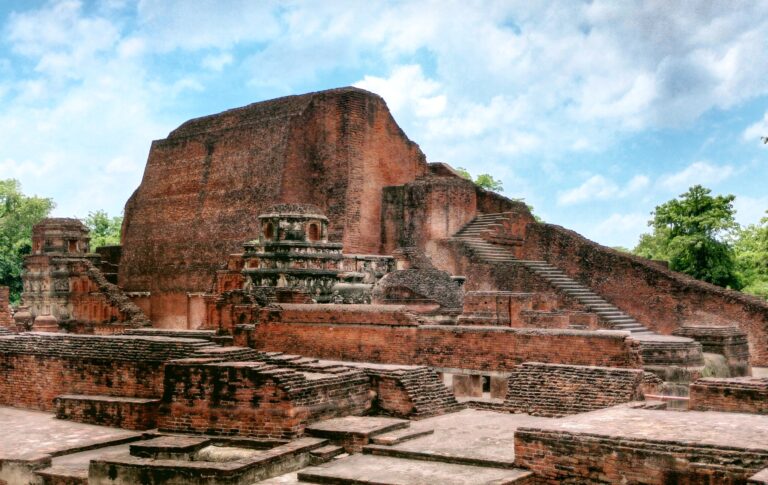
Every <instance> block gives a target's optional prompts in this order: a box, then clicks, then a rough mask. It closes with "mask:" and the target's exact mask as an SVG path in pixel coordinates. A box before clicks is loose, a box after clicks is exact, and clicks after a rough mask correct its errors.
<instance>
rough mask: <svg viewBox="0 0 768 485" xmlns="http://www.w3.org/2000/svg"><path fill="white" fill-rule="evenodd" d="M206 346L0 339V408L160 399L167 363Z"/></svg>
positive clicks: (50, 337)
mask: <svg viewBox="0 0 768 485" xmlns="http://www.w3.org/2000/svg"><path fill="white" fill-rule="evenodd" d="M209 345H210V343H208V342H196V341H194V340H175V339H168V338H163V337H146V338H140V337H120V336H115V337H102V336H90V335H87V336H86V335H56V334H36V333H24V334H19V335H17V336H13V337H0V404H2V405H7V406H16V407H22V408H30V409H40V410H44V411H50V410H53V409H54V403H53V399H54V398H55V397H56V396H58V395H61V394H88V395H107V396H124V397H144V398H151V397H159V396H160V395H161V394H162V389H163V365H164V363H165V361H167V360H170V359H174V358H183V357H187V356H190V355H195V354H196V353H197V352H198V351H200V349H201V347H203V346H209Z"/></svg>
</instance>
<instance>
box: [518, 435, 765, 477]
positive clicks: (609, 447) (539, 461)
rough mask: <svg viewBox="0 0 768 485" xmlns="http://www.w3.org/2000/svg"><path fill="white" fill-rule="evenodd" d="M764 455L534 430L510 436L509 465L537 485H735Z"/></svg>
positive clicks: (714, 447)
mask: <svg viewBox="0 0 768 485" xmlns="http://www.w3.org/2000/svg"><path fill="white" fill-rule="evenodd" d="M765 463H768V453H766V452H764V451H760V450H756V451H754V452H751V451H747V450H743V449H732V448H722V447H716V446H707V445H701V446H695V445H691V444H689V443H685V442H669V441H667V442H656V441H646V440H640V439H626V438H618V437H617V438H613V437H608V436H597V435H590V434H587V433H583V434H582V433H578V434H576V433H568V432H557V431H552V430H542V429H535V428H518V429H517V430H516V431H515V464H516V465H517V466H519V467H522V468H526V469H528V470H531V471H533V472H534V473H535V474H536V477H537V479H538V480H539V483H541V484H551V485H557V484H561V483H580V484H609V483H643V484H649V485H665V484H670V483H675V484H681V485H697V484H702V483H708V484H715V483H716V484H723V485H737V484H742V483H745V481H746V479H747V478H748V477H749V476H751V475H752V474H753V473H755V472H756V471H757V470H759V469H760V468H762V467H763V466H765Z"/></svg>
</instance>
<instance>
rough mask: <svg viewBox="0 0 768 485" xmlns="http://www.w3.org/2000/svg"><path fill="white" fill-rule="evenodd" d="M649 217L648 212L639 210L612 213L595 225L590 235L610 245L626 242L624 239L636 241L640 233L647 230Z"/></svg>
mask: <svg viewBox="0 0 768 485" xmlns="http://www.w3.org/2000/svg"><path fill="white" fill-rule="evenodd" d="M649 218H650V216H649V215H648V214H643V213H640V212H633V213H629V214H620V213H613V214H611V215H610V216H609V217H608V218H607V219H605V220H604V221H602V222H600V223H599V224H597V226H595V229H594V231H593V234H592V236H593V237H594V238H596V239H598V240H600V241H602V242H603V244H608V245H611V246H619V245H622V244H626V241H637V240H638V238H639V236H640V234H642V233H643V232H645V231H647V229H648V219H649ZM630 249H631V248H630Z"/></svg>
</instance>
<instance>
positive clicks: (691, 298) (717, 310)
mask: <svg viewBox="0 0 768 485" xmlns="http://www.w3.org/2000/svg"><path fill="white" fill-rule="evenodd" d="M524 257H525V258H526V259H541V260H545V261H547V262H549V263H551V264H553V265H555V266H557V267H558V268H560V269H562V270H564V271H566V272H567V273H568V274H569V275H570V276H571V277H573V278H576V279H577V280H579V281H580V282H582V283H584V284H586V285H587V286H588V287H590V288H591V289H592V290H594V291H596V292H597V293H599V294H600V295H601V296H603V297H604V298H606V299H607V300H608V301H610V302H611V303H612V304H614V305H616V306H617V307H619V308H620V309H621V310H623V311H625V312H627V313H629V314H630V315H632V316H633V317H634V318H636V319H637V320H639V321H640V322H642V323H643V324H644V325H645V326H647V327H648V328H650V329H652V330H655V331H657V332H659V333H663V334H671V333H672V332H673V331H674V330H675V329H677V328H678V327H682V326H685V325H692V326H693V325H706V326H722V327H728V326H733V325H738V326H739V328H741V329H742V330H743V331H745V332H746V333H747V335H748V336H749V342H750V350H751V354H752V357H751V361H752V364H753V365H768V303H766V302H765V301H764V300H761V299H759V298H756V297H752V296H749V295H746V294H743V293H740V292H737V291H732V290H727V289H724V288H720V287H717V286H714V285H710V284H708V283H705V282H703V281H698V280H695V279H693V278H690V277H688V276H686V275H683V274H681V273H675V272H673V271H670V270H668V269H666V268H664V267H663V266H661V265H659V264H656V263H653V262H651V261H649V260H646V259H644V258H640V257H636V256H632V255H628V254H624V253H619V252H618V251H614V250H612V249H610V248H606V247H603V246H600V245H599V244H596V243H594V242H592V241H589V240H587V239H585V238H584V237H582V236H580V235H578V234H576V233H575V232H573V231H569V230H567V229H564V228H562V227H559V226H554V225H551V224H530V225H528V226H527V230H526V234H525V244H524Z"/></svg>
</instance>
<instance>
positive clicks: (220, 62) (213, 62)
mask: <svg viewBox="0 0 768 485" xmlns="http://www.w3.org/2000/svg"><path fill="white" fill-rule="evenodd" d="M233 60H234V58H233V57H232V54H230V53H229V52H221V53H219V54H211V55H207V56H205V57H204V58H203V62H202V65H203V67H204V68H206V69H209V70H211V71H217V72H218V71H221V70H222V69H224V67H225V66H227V65H229V64H232V61H233Z"/></svg>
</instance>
